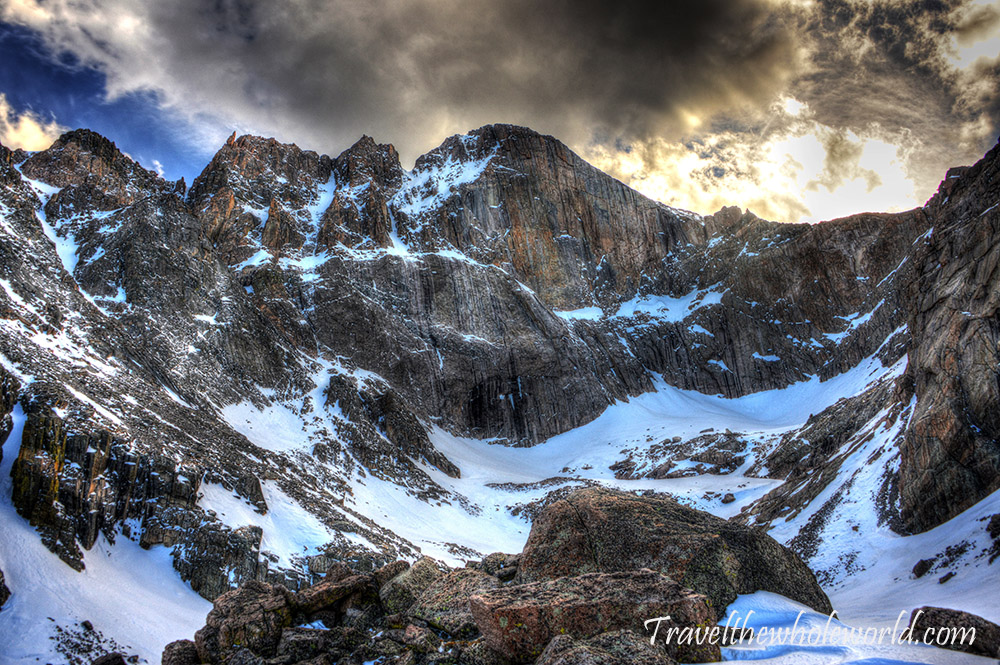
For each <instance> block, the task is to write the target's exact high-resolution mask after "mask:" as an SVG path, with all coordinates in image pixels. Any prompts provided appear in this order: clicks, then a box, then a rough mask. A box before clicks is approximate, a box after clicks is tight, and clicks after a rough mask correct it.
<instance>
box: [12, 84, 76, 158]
mask: <svg viewBox="0 0 1000 665" xmlns="http://www.w3.org/2000/svg"><path fill="white" fill-rule="evenodd" d="M64 131H66V128H65V127H62V126H61V125H60V124H59V123H58V122H56V121H55V120H51V121H49V122H46V121H45V120H43V119H42V118H40V117H39V116H38V115H36V114H35V113H32V112H31V111H25V112H24V113H20V114H19V113H17V112H16V111H15V110H14V109H13V108H11V106H10V104H9V103H8V102H7V96H6V95H4V94H3V93H2V92H0V143H2V144H3V145H5V146H7V147H8V148H10V149H12V150H14V149H17V148H21V149H22V150H44V149H45V148H48V147H49V146H50V145H52V143H53V141H55V140H56V139H57V138H59V135H60V134H62V133H63V132H64Z"/></svg>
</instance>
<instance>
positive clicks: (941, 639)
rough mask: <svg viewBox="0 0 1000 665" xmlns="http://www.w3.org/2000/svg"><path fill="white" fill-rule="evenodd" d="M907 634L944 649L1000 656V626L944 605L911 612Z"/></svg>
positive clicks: (990, 656) (989, 656) (978, 654)
mask: <svg viewBox="0 0 1000 665" xmlns="http://www.w3.org/2000/svg"><path fill="white" fill-rule="evenodd" d="M908 633H909V634H910V635H912V638H913V639H914V640H917V641H921V642H925V643H927V644H933V645H934V646H938V647H941V648H942V649H951V650H952V651H964V652H965V653H971V654H975V655H977V656H986V657H988V658H1000V626H998V625H997V624H995V623H993V622H992V621H987V620H986V619H984V618H982V617H980V616H976V615H975V614H970V613H968V612H963V611H961V610H950V609H947V608H944V607H921V608H918V609H915V610H913V612H911V613H910V625H909V630H908Z"/></svg>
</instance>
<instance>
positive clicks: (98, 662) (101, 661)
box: [91, 651, 128, 665]
mask: <svg viewBox="0 0 1000 665" xmlns="http://www.w3.org/2000/svg"><path fill="white" fill-rule="evenodd" d="M91 665H128V664H127V663H126V662H125V656H123V655H122V654H120V653H118V652H117V651H116V652H114V653H106V654H104V655H103V656H101V657H99V658H97V659H95V660H94V662H93V663H91Z"/></svg>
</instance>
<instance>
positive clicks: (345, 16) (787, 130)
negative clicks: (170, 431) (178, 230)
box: [0, 0, 1000, 221]
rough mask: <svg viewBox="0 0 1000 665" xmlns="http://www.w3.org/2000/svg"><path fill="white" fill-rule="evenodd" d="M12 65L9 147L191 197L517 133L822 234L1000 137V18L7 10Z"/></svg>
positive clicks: (674, 193) (831, 10)
mask: <svg viewBox="0 0 1000 665" xmlns="http://www.w3.org/2000/svg"><path fill="white" fill-rule="evenodd" d="M0 62H2V63H3V65H2V66H0V95H3V97H2V98H0V102H2V104H0V141H2V142H4V143H5V144H10V145H11V147H19V146H17V145H14V144H15V143H16V142H17V141H18V140H19V139H25V136H28V135H29V134H30V138H31V139H32V140H31V143H32V145H33V148H34V149H40V148H41V147H44V146H42V145H40V144H43V143H45V141H50V140H51V139H54V138H55V137H56V136H57V135H58V132H59V131H61V130H65V129H69V128H75V127H87V128H90V129H93V130H95V131H97V132H100V133H101V134H104V135H105V136H107V137H109V138H110V139H112V140H113V141H115V142H116V143H117V144H118V146H119V147H120V148H121V149H122V150H124V151H125V152H127V153H128V154H130V155H131V156H133V157H134V158H136V159H137V160H138V161H139V162H140V163H142V164H143V165H144V166H147V167H149V168H156V166H157V164H159V165H161V166H162V168H163V170H164V173H165V175H166V177H168V178H171V179H176V178H179V177H181V176H183V177H185V179H186V180H187V181H188V183H189V184H190V182H191V180H192V178H193V177H194V176H195V175H196V174H197V173H199V172H200V170H201V168H202V167H203V166H204V164H206V163H207V162H208V160H209V159H210V158H211V156H212V154H213V153H214V152H215V150H216V149H217V148H218V146H220V145H222V143H223V142H224V141H225V139H226V137H228V135H229V134H231V133H232V132H234V131H235V132H237V133H238V134H244V133H252V134H258V135H263V136H268V137H274V138H277V139H278V140H279V141H283V142H288V143H296V144H298V145H299V146H301V147H303V148H307V149H311V150H315V151H317V152H320V153H325V154H328V155H334V156H335V155H337V154H339V153H340V152H341V151H342V150H345V149H346V148H347V147H349V146H350V145H351V144H352V143H354V141H356V140H357V139H358V138H359V137H361V136H362V135H363V134H367V135H369V136H372V137H374V138H375V139H376V140H377V141H379V142H383V143H392V144H393V145H395V146H396V148H397V149H398V150H399V152H400V155H401V159H402V162H403V166H404V167H405V168H408V167H411V166H412V165H413V163H414V160H415V159H416V158H417V157H418V156H419V155H420V154H422V153H424V152H427V151H428V150H431V149H432V148H434V147H435V146H437V145H439V144H440V143H441V142H442V141H443V140H444V139H445V138H447V137H448V136H450V135H452V134H461V133H464V132H466V131H469V130H471V129H474V128H476V127H479V126H481V125H484V124H488V123H495V122H510V123H515V124H521V125H526V126H528V127H531V128H533V129H535V130H538V131H540V132H543V133H546V134H552V135H554V136H556V137H557V138H559V139H561V140H563V141H564V142H565V143H567V144H568V145H569V146H570V148H572V149H573V150H575V151H576V152H578V153H579V154H581V155H582V156H583V157H584V158H585V159H587V160H588V161H590V162H591V163H593V164H594V165H595V166H597V167H598V168H601V169H603V170H605V171H607V172H608V173H610V174H612V175H613V176H615V177H617V178H619V179H621V180H622V181H624V182H626V183H627V184H629V185H631V186H633V187H635V188H636V189H638V190H639V191H641V192H643V193H644V194H647V195H648V196H651V197H653V198H655V199H658V200H660V201H663V202H665V203H668V204H670V205H674V206H677V207H680V208H685V209H688V210H694V211H695V212H699V213H705V214H708V213H712V212H714V211H716V210H718V209H719V208H720V207H722V206H724V205H737V206H740V207H743V208H749V209H750V210H752V211H753V212H755V213H757V214H758V215H760V216H762V217H765V218H768V219H774V220H778V221H818V220H824V219H832V218H835V217H839V216H843V215H847V214H851V213H856V212H865V211H893V210H902V209H907V208H912V207H916V206H919V205H921V204H922V203H923V202H924V201H925V200H926V199H927V198H928V197H929V196H930V195H932V194H933V193H934V191H935V190H936V188H937V186H938V183H939V182H940V180H941V179H942V178H943V176H944V174H945V171H946V170H947V169H948V168H949V167H951V166H956V165H960V164H970V163H972V162H974V161H975V160H977V159H979V158H980V157H981V156H982V155H983V153H985V152H986V151H987V150H988V149H990V148H991V147H992V146H993V145H994V144H995V143H996V141H997V135H998V132H1000V0H927V1H925V2H912V1H910V0H701V1H700V2H698V3H679V2H678V3H664V2H662V0H628V1H625V2H622V1H618V2H611V1H609V0H547V1H546V2H545V3H538V2H536V1H535V0H490V1H489V2H486V1H483V2H478V1H472V2H470V1H467V0H407V2H395V1H394V0H370V1H369V2H364V3H359V2H354V1H353V0H297V1H296V2H294V3H284V2H273V1H272V0H214V1H213V2H207V3H206V2H204V0H157V1H156V2H134V0H73V1H72V2H70V1H68V0H6V2H0ZM20 130H31V131H30V132H27V133H26V131H20ZM36 144H39V145H36Z"/></svg>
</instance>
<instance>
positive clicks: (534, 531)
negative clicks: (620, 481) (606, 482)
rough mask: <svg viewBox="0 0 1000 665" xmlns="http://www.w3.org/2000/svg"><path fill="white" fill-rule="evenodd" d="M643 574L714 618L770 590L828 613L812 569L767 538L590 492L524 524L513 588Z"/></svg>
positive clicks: (661, 503) (668, 506)
mask: <svg viewBox="0 0 1000 665" xmlns="http://www.w3.org/2000/svg"><path fill="white" fill-rule="evenodd" d="M639 568H650V569H652V570H656V571H659V572H662V573H663V574H665V575H668V576H669V577H671V578H673V579H674V580H676V581H677V582H679V583H680V584H681V585H682V586H684V587H687V588H690V589H693V590H694V591H697V592H698V593H700V594H704V595H705V596H706V597H707V598H708V602H709V604H710V605H711V606H712V609H713V611H714V613H715V617H716V618H721V617H722V616H723V615H724V614H725V610H726V607H727V606H728V605H729V604H730V603H731V602H733V601H734V600H736V596H737V594H744V593H753V592H755V591H771V592H773V593H777V594H781V595H782V596H785V597H787V598H791V599H792V600H796V601H798V602H800V603H803V604H804V605H808V606H809V607H811V608H813V609H814V610H816V611H817V612H821V613H823V614H829V613H830V612H832V611H833V608H832V607H831V606H830V600H829V599H828V598H827V596H826V594H825V593H824V592H823V590H822V589H821V588H820V586H819V584H818V583H817V582H816V577H815V575H813V573H812V571H811V570H809V568H808V567H807V566H806V565H805V564H804V563H803V562H802V560H801V559H799V557H798V556H797V555H796V554H795V553H794V552H792V551H791V550H790V549H788V548H787V547H784V546H783V545H781V544H780V543H778V542H777V541H776V540H774V539H773V538H771V537H770V536H768V535H767V534H766V533H764V532H762V531H759V530H757V529H754V528H752V527H747V526H743V525H740V524H735V523H733V522H730V521H728V520H724V519H721V518H719V517H715V516H714V515H710V514H708V513H705V512H702V511H700V510H695V509H693V508H688V507H686V506H682V505H681V504H679V503H677V502H676V501H674V500H673V499H670V498H667V497H663V496H636V495H635V494H631V493H628V492H622V491H617V490H611V489H606V488H602V487H590V488H586V489H582V490H578V491H576V492H574V493H572V494H570V495H569V496H567V497H566V498H565V499H562V500H559V501H556V502H554V503H552V504H550V505H549V506H548V507H546V508H545V509H544V510H543V511H542V512H541V514H540V515H539V516H538V517H537V518H536V519H535V521H534V523H533V524H532V526H531V534H530V535H529V536H528V542H527V543H526V544H525V546H524V552H523V554H522V556H521V560H520V563H519V566H518V572H517V577H516V578H515V582H517V583H526V582H537V581H540V580H548V579H555V578H558V577H563V576H566V575H581V574H584V573H596V572H606V573H610V572H619V571H628V570H636V569H639Z"/></svg>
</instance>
